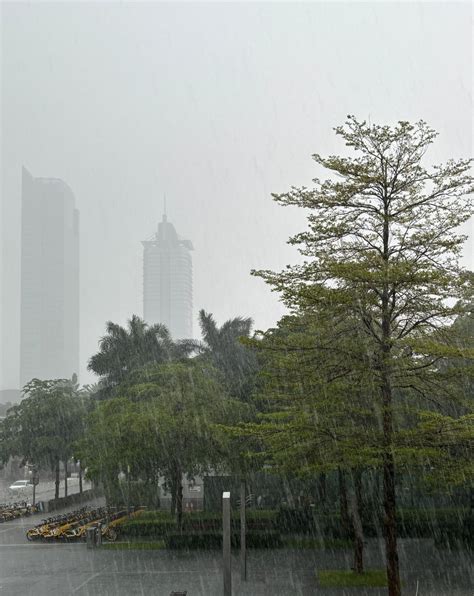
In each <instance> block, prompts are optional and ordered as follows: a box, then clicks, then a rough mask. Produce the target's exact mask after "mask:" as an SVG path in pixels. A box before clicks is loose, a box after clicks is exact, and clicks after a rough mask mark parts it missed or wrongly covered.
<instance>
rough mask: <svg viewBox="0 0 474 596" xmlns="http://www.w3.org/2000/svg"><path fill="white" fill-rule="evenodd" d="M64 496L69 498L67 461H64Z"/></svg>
mask: <svg viewBox="0 0 474 596" xmlns="http://www.w3.org/2000/svg"><path fill="white" fill-rule="evenodd" d="M64 496H65V497H67V459H65V460H64Z"/></svg>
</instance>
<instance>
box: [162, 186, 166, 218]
mask: <svg viewBox="0 0 474 596" xmlns="http://www.w3.org/2000/svg"><path fill="white" fill-rule="evenodd" d="M163 221H166V193H163Z"/></svg>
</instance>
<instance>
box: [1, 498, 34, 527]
mask: <svg viewBox="0 0 474 596" xmlns="http://www.w3.org/2000/svg"><path fill="white" fill-rule="evenodd" d="M36 511H37V507H36V506H33V505H31V504H29V503H27V502H26V501H17V502H16V503H0V523H3V522H6V521H10V520H12V519H17V518H18V517H24V516H26V515H31V514H32V513H35V512H36Z"/></svg>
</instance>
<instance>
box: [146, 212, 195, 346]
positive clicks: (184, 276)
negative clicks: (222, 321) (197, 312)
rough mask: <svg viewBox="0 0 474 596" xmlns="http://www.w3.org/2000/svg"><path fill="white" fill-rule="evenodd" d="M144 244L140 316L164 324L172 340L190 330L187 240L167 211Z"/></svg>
mask: <svg viewBox="0 0 474 596" xmlns="http://www.w3.org/2000/svg"><path fill="white" fill-rule="evenodd" d="M142 244H143V247H144V248H143V317H144V319H145V321H146V322H147V323H149V324H154V323H162V324H163V325H166V327H167V328H168V330H169V331H170V333H171V336H172V337H173V339H189V338H191V337H192V333H193V266H192V259H191V252H190V251H191V250H193V245H192V244H191V242H190V241H189V240H183V239H181V238H180V237H179V236H178V234H177V233H176V230H175V229H174V226H173V224H172V223H170V222H169V221H167V218H166V214H165V215H163V221H162V222H160V223H159V224H158V231H157V233H156V234H155V235H154V236H153V238H152V239H151V240H146V241H144V242H142Z"/></svg>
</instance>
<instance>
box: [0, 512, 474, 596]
mask: <svg viewBox="0 0 474 596" xmlns="http://www.w3.org/2000/svg"><path fill="white" fill-rule="evenodd" d="M40 519H41V516H35V517H34V518H25V519H21V520H15V521H13V522H7V523H4V524H1V525H0V595H3V594H5V595H8V596H10V595H12V596H13V595H15V594H21V595H22V596H23V595H24V596H27V595H28V596H63V595H69V594H71V595H72V594H74V595H81V596H86V595H87V596H122V595H123V596H133V595H135V594H136V595H138V594H139V595H146V596H148V595H159V596H169V594H170V593H171V591H173V590H176V591H178V590H187V592H188V596H198V595H199V596H221V595H222V573H221V555H220V553H219V552H218V551H211V552H205V553H196V552H191V553H186V552H167V551H113V550H106V549H96V550H93V551H91V550H88V549H87V548H86V546H85V544H82V543H81V544H51V545H50V544H41V543H30V542H27V540H26V538H25V530H26V529H27V528H28V527H30V525H32V523H37V521H39V520H40ZM367 551H368V552H367V566H368V567H372V566H374V567H380V566H381V565H382V564H383V557H382V553H383V545H382V544H380V543H378V542H377V541H376V540H371V541H370V542H369V546H368V549H367ZM351 558H352V557H351V553H350V552H348V551H337V552H334V553H331V552H326V551H314V552H312V551H309V550H299V551H297V550H284V549H281V550H274V551H268V550H251V551H249V564H248V568H249V580H250V581H249V582H247V583H246V584H241V583H240V581H239V573H238V560H237V558H235V559H234V561H233V587H234V590H233V593H234V595H235V596H292V595H298V596H310V595H324V596H346V595H349V594H351V595H353V596H362V595H367V596H368V595H370V596H382V595H383V596H385V594H386V591H385V590H383V589H375V588H372V589H367V590H366V589H351V590H344V589H341V588H339V589H321V588H319V587H318V584H317V580H316V576H315V571H316V570H317V569H331V568H333V569H334V568H349V567H350V565H351ZM400 560H401V568H402V577H403V584H404V594H407V595H408V594H409V595H414V594H415V593H416V583H417V581H418V596H472V594H473V589H472V587H473V586H474V567H473V558H472V556H471V555H469V554H467V553H465V552H463V551H461V552H449V551H437V550H436V549H434V547H433V545H432V543H431V541H428V540H423V541H416V540H401V541H400Z"/></svg>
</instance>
